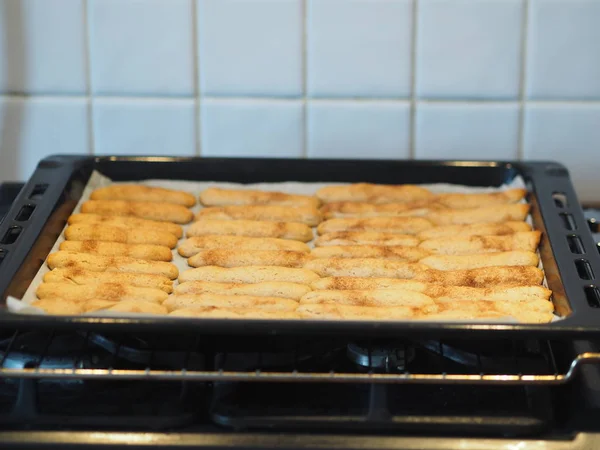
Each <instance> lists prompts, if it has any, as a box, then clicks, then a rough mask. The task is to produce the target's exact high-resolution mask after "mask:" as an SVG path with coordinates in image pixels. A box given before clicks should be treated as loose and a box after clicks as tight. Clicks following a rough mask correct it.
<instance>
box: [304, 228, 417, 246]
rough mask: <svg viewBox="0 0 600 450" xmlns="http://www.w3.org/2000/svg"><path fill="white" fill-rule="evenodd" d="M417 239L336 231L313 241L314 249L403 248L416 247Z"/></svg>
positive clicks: (376, 232) (399, 235)
mask: <svg viewBox="0 0 600 450" xmlns="http://www.w3.org/2000/svg"><path fill="white" fill-rule="evenodd" d="M419 242H421V241H420V240H419V238H417V237H416V236H411V235H407V234H396V233H383V232H380V231H336V232H335V233H327V234H324V235H322V236H319V237H318V238H317V239H316V240H315V247H326V246H332V245H334V246H340V245H341V246H348V245H376V246H403V247H416V246H417V245H419Z"/></svg>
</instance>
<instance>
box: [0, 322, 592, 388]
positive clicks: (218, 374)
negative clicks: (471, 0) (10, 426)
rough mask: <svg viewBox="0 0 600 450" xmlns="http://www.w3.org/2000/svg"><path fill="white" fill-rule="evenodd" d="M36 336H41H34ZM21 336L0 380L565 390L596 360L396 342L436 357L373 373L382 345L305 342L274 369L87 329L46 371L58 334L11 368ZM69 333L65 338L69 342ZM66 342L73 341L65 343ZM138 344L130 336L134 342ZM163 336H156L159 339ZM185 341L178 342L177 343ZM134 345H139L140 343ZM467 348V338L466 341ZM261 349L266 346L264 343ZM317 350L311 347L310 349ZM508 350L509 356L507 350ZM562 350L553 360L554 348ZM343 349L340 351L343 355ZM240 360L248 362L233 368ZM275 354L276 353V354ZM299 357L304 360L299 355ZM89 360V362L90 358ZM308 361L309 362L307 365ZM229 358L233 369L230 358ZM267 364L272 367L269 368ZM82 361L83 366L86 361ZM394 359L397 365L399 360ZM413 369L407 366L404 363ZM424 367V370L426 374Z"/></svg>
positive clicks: (247, 352)
mask: <svg viewBox="0 0 600 450" xmlns="http://www.w3.org/2000/svg"><path fill="white" fill-rule="evenodd" d="M36 333H40V332H36ZM25 335H26V332H21V331H15V332H14V333H12V334H11V335H10V337H8V338H7V339H5V340H3V341H2V343H3V344H2V345H0V379H2V378H4V379H9V378H10V379H54V380H75V379H76V380H156V381H195V382H291V383H365V384H378V383H379V384H382V383H394V384H477V385H546V386H548V385H562V384H566V383H568V382H570V381H571V380H573V379H574V378H575V377H576V376H577V374H578V373H579V372H580V370H581V368H582V367H583V366H584V365H587V364H597V363H600V352H591V351H587V352H582V353H578V354H574V355H571V356H565V355H564V354H563V353H564V352H563V350H561V349H563V347H561V345H562V344H565V343H564V342H561V341H545V340H544V341H537V340H536V341H531V340H529V341H516V340H511V341H503V343H502V345H503V346H504V350H505V351H503V353H502V355H496V354H493V353H492V354H491V356H490V354H489V353H486V354H484V350H485V346H486V345H487V344H486V343H484V345H483V349H482V350H475V351H473V350H468V351H464V350H461V349H460V347H457V344H456V341H452V342H451V343H448V342H445V341H410V342H403V343H402V344H399V345H397V346H396V347H397V348H396V350H395V351H396V352H400V353H401V354H402V355H403V356H402V357H406V358H408V356H407V355H409V354H410V352H411V351H413V352H416V351H419V352H421V353H423V352H427V353H428V354H435V356H436V363H435V364H431V365H428V366H426V367H425V368H423V367H422V366H421V367H419V368H418V369H417V370H413V369H412V368H411V367H407V365H404V366H402V367H399V366H397V365H396V366H394V364H391V363H389V359H386V360H385V365H384V366H383V367H382V366H381V365H380V366H379V368H376V369H373V368H372V367H374V365H373V364H372V361H373V360H374V359H375V356H374V355H375V353H376V351H378V350H379V349H380V346H379V345H380V344H378V343H373V342H371V341H369V342H368V343H362V344H361V345H363V347H364V348H365V349H367V352H368V353H367V354H365V356H364V357H365V361H366V362H365V364H368V366H370V367H371V368H368V367H362V366H359V365H357V364H353V363H352V362H350V361H349V360H346V364H342V366H341V367H340V364H339V360H338V362H337V363H332V362H331V361H329V359H328V358H330V357H331V355H332V354H338V356H339V355H340V354H341V353H344V352H345V351H346V350H347V348H346V344H345V343H344V342H345V341H342V344H340V342H336V341H332V342H331V343H329V344H322V343H319V345H320V347H321V348H322V349H325V350H322V352H321V353H319V352H318V351H316V353H314V354H311V355H310V356H308V357H307V356H306V355H307V353H306V351H305V350H303V348H302V346H303V345H304V343H300V344H299V343H297V342H296V343H293V344H288V345H287V347H286V350H285V352H284V354H286V355H287V356H288V362H287V363H286V364H285V367H284V368H281V367H280V366H281V364H279V367H278V364H273V362H272V361H273V354H274V353H273V352H268V351H266V350H264V348H265V346H264V343H258V344H253V343H250V344H248V343H245V344H244V345H245V347H244V349H242V350H241V351H240V349H234V350H231V349H227V346H225V347H223V346H222V345H221V343H216V344H215V342H214V341H209V342H205V339H206V337H205V336H200V335H196V336H181V335H180V336H170V338H172V339H174V340H176V341H177V342H178V344H177V346H176V347H174V346H173V345H172V344H171V343H172V342H174V340H172V339H169V337H166V338H164V339H163V340H162V345H161V344H159V343H158V342H160V341H157V342H155V343H150V344H149V343H147V342H145V343H144V344H143V345H140V346H132V345H131V342H132V338H131V336H126V335H125V336H124V337H123V336H117V337H107V336H104V335H99V334H95V333H91V332H81V333H72V334H71V335H70V336H72V337H73V339H78V351H76V352H75V353H76V354H77V355H76V356H73V355H71V356H72V358H71V359H69V358H66V359H65V357H64V356H63V360H68V361H69V363H68V364H62V365H61V366H60V367H48V364H46V361H48V360H53V359H55V356H54V354H53V353H54V352H53V351H52V349H53V347H54V344H55V343H56V342H57V341H58V340H59V337H61V336H62V337H63V338H64V337H65V334H64V333H63V334H62V335H61V334H60V333H59V332H56V331H49V332H44V336H43V337H42V338H41V339H40V341H41V342H43V343H44V344H43V348H41V349H38V350H37V351H31V350H30V351H29V353H27V356H25V357H21V359H20V361H21V363H22V364H20V365H17V366H15V364H14V362H13V363H9V362H10V361H11V360H12V359H14V356H15V355H16V354H19V352H21V351H22V348H23V347H26V345H23V344H22V343H21V340H22V338H23V337H24V336H25ZM68 336H69V335H67V337H68ZM69 339H70V338H69ZM134 339H135V338H134ZM158 339H159V340H160V339H161V338H160V337H159V338H158ZM182 341H183V342H182ZM139 342H142V341H141V340H140V341H139ZM464 342H468V343H472V341H469V340H464ZM257 348H260V349H261V350H256V349H257ZM266 348H269V347H268V346H267V347H266ZM312 348H313V350H312V351H315V350H314V348H315V346H313V347H312ZM507 348H509V350H508V351H506V349H507ZM556 348H559V350H558V354H559V356H558V357H557V356H556V354H557V350H556ZM98 350H101V351H102V352H103V354H104V356H98V355H97V354H96V356H94V358H95V359H96V363H95V364H92V365H91V366H90V363H89V360H90V358H89V355H90V353H92V352H93V351H96V353H97V351H98ZM340 352H341V353H340ZM240 355H242V357H243V358H242V359H243V360H244V361H248V360H250V361H252V362H251V364H247V363H246V364H239V363H238V364H237V365H236V363H235V359H236V356H237V357H238V361H239V356H240ZM275 355H277V354H275ZM303 355H304V356H303ZM94 358H92V359H94ZM307 359H308V365H307ZM231 360H233V361H234V364H233V365H231V364H230V363H229V361H231ZM269 360H271V362H270V363H269ZM86 361H87V362H86ZM396 362H397V361H396ZM408 366H410V364H408ZM423 369H424V370H423Z"/></svg>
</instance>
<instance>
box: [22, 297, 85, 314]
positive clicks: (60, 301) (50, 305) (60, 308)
mask: <svg viewBox="0 0 600 450" xmlns="http://www.w3.org/2000/svg"><path fill="white" fill-rule="evenodd" d="M31 306H34V307H36V308H40V309H41V310H43V311H44V312H45V313H46V314H52V315H57V316H77V315H79V314H83V313H84V312H85V308H84V307H83V305H82V303H81V302H77V301H73V300H65V299H64V298H44V299H39V300H36V301H34V302H32V303H31Z"/></svg>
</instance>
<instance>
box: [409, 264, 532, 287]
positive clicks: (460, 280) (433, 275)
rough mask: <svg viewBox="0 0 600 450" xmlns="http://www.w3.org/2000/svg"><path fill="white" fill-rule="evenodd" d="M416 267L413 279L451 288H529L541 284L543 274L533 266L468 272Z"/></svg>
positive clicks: (471, 270) (501, 267) (497, 267)
mask: <svg viewBox="0 0 600 450" xmlns="http://www.w3.org/2000/svg"><path fill="white" fill-rule="evenodd" d="M422 267H423V266H422V265H418V268H417V269H418V270H415V273H414V279H415V280H419V281H426V282H429V283H436V284H446V285H452V286H470V287H483V288H485V287H489V286H503V285H507V286H530V285H535V284H541V283H542V280H543V279H544V272H542V271H541V270H540V269H538V268H537V267H533V266H494V267H483V268H480V269H469V270H449V271H444V270H435V269H425V270H422Z"/></svg>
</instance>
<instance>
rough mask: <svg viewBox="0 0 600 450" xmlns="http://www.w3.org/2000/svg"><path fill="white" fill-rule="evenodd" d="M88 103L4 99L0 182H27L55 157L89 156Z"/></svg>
mask: <svg viewBox="0 0 600 450" xmlns="http://www.w3.org/2000/svg"><path fill="white" fill-rule="evenodd" d="M88 134H89V129H88V116H87V107H86V102H85V100H84V99H77V98H67V99H55V98H32V99H28V100H25V99H23V98H10V97H0V180H15V181H18V180H26V179H27V178H28V177H29V176H30V175H31V173H32V172H33V170H34V169H35V166H36V165H37V163H38V161H39V160H40V159H41V158H42V157H44V156H46V155H48V154H52V153H62V154H68V153H75V154H77V153H83V154H86V153H89V151H90V148H89V140H88Z"/></svg>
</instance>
